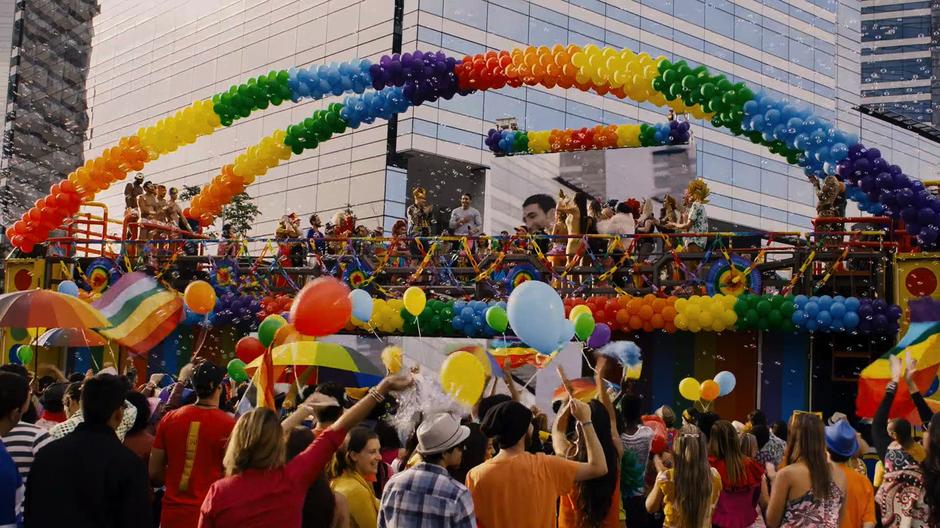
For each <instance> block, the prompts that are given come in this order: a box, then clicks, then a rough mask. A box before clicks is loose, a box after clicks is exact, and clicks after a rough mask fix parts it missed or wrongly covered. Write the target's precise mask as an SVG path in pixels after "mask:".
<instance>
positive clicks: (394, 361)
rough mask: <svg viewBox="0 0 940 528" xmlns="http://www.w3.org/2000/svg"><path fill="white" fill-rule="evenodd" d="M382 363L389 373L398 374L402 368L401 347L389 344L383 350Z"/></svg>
mask: <svg viewBox="0 0 940 528" xmlns="http://www.w3.org/2000/svg"><path fill="white" fill-rule="evenodd" d="M382 363H383V364H384V365H385V368H386V369H388V373H389V374H397V373H398V371H400V370H401V364H402V362H401V347H397V346H387V347H385V350H382Z"/></svg>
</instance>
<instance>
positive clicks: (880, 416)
mask: <svg viewBox="0 0 940 528" xmlns="http://www.w3.org/2000/svg"><path fill="white" fill-rule="evenodd" d="M888 361H889V362H890V364H891V383H888V386H887V387H886V388H885V394H884V396H883V397H882V398H881V403H880V404H879V405H878V410H876V411H875V416H874V417H873V418H872V420H871V438H872V441H873V442H874V444H875V451H876V452H877V453H878V458H884V456H885V453H887V452H888V444H890V443H891V438H889V437H888V413H889V412H890V411H891V404H893V403H894V394H895V392H896V391H897V389H898V380H900V379H901V358H899V357H898V356H891V357H890V358H889V360H888Z"/></svg>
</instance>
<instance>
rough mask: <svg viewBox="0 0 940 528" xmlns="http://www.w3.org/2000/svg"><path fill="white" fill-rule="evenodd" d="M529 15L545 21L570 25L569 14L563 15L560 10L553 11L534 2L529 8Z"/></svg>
mask: <svg viewBox="0 0 940 528" xmlns="http://www.w3.org/2000/svg"><path fill="white" fill-rule="evenodd" d="M529 15H530V16H532V17H534V18H537V19H539V20H544V21H545V22H551V23H552V24H555V25H556V26H567V25H568V15H563V14H561V13H559V12H558V11H552V10H551V9H546V8H544V7H542V6H540V5H536V4H534V3H533V4H531V6H530V8H529Z"/></svg>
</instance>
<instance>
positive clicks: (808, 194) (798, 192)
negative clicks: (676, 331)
mask: <svg viewBox="0 0 940 528" xmlns="http://www.w3.org/2000/svg"><path fill="white" fill-rule="evenodd" d="M786 180H787V182H786V183H787V199H788V200H790V201H791V202H796V203H800V204H803V205H815V204H816V201H815V200H816V195H815V194H813V186H812V185H810V183H809V181H807V180H806V179H799V178H787V179H786Z"/></svg>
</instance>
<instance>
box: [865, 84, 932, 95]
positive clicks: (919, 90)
mask: <svg viewBox="0 0 940 528" xmlns="http://www.w3.org/2000/svg"><path fill="white" fill-rule="evenodd" d="M927 93H930V86H908V87H905V88H882V89H879V90H862V97H885V96H889V95H911V94H927Z"/></svg>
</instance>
